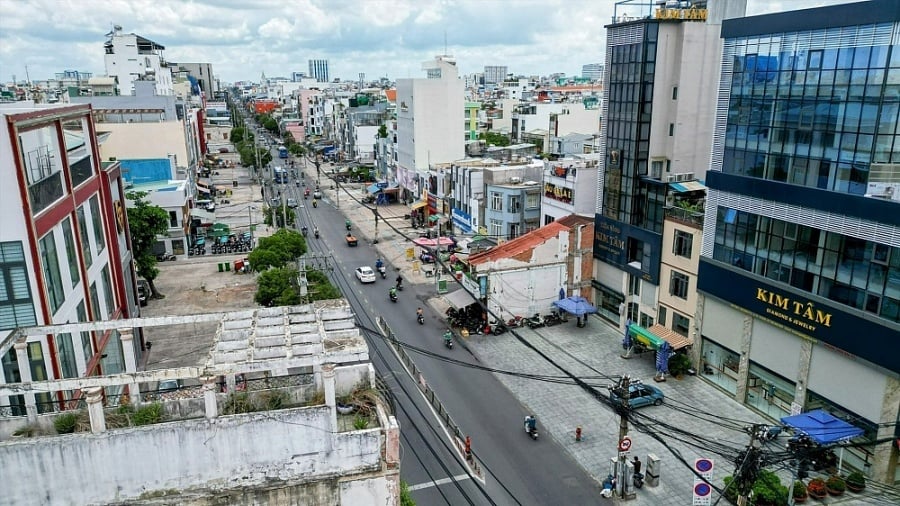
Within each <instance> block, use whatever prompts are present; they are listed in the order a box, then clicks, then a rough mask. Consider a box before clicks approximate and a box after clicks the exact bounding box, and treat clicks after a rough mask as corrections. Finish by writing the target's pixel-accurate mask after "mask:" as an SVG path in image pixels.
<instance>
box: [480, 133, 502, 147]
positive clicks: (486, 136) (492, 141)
mask: <svg viewBox="0 0 900 506" xmlns="http://www.w3.org/2000/svg"><path fill="white" fill-rule="evenodd" d="M478 138H479V139H481V140H483V141H484V142H485V143H486V144H487V145H488V146H490V145H494V146H498V147H503V146H509V137H507V136H506V135H503V134H500V133H497V132H481V133H480V134H478Z"/></svg>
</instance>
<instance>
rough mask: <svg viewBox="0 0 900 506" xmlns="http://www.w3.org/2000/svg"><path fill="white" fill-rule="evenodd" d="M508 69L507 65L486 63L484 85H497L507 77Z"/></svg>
mask: <svg viewBox="0 0 900 506" xmlns="http://www.w3.org/2000/svg"><path fill="white" fill-rule="evenodd" d="M507 71H508V69H507V67H506V65H485V66H484V85H485V86H486V87H489V86H497V85H498V84H500V83H502V82H503V80H504V79H506V73H507Z"/></svg>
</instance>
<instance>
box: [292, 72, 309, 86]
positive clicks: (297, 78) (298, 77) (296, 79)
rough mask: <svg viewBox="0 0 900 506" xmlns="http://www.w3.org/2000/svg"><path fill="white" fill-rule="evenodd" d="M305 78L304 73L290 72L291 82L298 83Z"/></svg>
mask: <svg viewBox="0 0 900 506" xmlns="http://www.w3.org/2000/svg"><path fill="white" fill-rule="evenodd" d="M305 77H306V72H291V82H295V83H298V82H300V81H302V80H303V78H305Z"/></svg>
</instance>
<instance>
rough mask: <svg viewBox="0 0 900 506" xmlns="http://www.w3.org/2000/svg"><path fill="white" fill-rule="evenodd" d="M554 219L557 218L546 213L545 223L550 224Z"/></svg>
mask: <svg viewBox="0 0 900 506" xmlns="http://www.w3.org/2000/svg"><path fill="white" fill-rule="evenodd" d="M554 221H556V218H554V217H553V216H550V215H549V214H547V215H544V225H549V224H551V223H553V222H554Z"/></svg>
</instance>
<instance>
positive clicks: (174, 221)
mask: <svg viewBox="0 0 900 506" xmlns="http://www.w3.org/2000/svg"><path fill="white" fill-rule="evenodd" d="M169 228H178V213H176V212H175V211H169Z"/></svg>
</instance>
